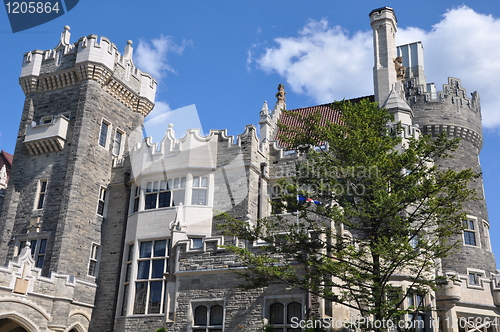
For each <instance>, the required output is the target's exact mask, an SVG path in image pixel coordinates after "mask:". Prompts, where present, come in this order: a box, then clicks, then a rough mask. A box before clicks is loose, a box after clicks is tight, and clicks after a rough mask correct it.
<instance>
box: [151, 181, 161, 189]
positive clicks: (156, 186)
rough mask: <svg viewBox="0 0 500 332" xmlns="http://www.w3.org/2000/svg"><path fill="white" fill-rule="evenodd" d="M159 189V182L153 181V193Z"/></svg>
mask: <svg viewBox="0 0 500 332" xmlns="http://www.w3.org/2000/svg"><path fill="white" fill-rule="evenodd" d="M159 189H160V182H159V181H155V182H154V185H153V191H158V190H159Z"/></svg>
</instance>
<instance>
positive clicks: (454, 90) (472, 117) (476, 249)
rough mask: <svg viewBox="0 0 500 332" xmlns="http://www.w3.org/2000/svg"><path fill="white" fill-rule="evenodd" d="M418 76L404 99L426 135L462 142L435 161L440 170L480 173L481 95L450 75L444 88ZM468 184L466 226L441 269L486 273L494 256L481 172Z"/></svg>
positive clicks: (491, 268)
mask: <svg viewBox="0 0 500 332" xmlns="http://www.w3.org/2000/svg"><path fill="white" fill-rule="evenodd" d="M416 82H417V81H416V80H414V79H413V80H412V79H409V80H407V81H406V84H405V90H406V98H407V101H408V104H409V105H410V106H411V108H412V110H413V114H414V123H416V124H418V125H419V126H420V128H421V130H422V133H423V134H424V135H432V136H433V137H436V136H438V135H440V134H441V133H443V132H445V133H447V135H448V137H450V138H452V137H459V138H460V139H461V140H460V144H459V147H458V149H457V150H456V151H454V152H453V153H452V155H453V158H447V159H443V160H436V161H435V162H436V165H437V166H438V167H440V168H441V169H443V170H445V169H453V170H457V171H459V170H463V169H468V168H470V169H472V170H473V171H474V172H476V173H481V165H480V163H479V152H480V151H481V148H482V145H483V137H482V127H481V106H480V101H479V95H478V93H477V92H473V93H472V94H471V95H470V96H467V93H466V90H465V89H464V88H463V87H462V85H461V82H460V80H459V79H456V78H451V77H450V78H448V83H447V84H444V85H443V91H442V92H436V91H435V88H434V87H433V85H432V84H428V85H427V87H426V88H425V89H424V86H423V85H418V84H416ZM471 187H472V188H473V189H475V190H476V193H477V197H478V198H479V199H478V200H474V201H469V202H466V203H465V204H464V206H463V208H464V211H465V212H466V213H467V219H466V220H464V225H465V227H466V229H465V230H464V231H463V234H461V235H460V236H457V237H456V238H455V239H454V240H456V241H457V242H458V243H460V244H461V246H460V248H457V250H456V251H455V252H454V253H453V254H452V255H450V256H449V257H447V258H446V259H443V261H442V264H443V269H444V270H450V269H452V270H454V271H456V272H458V273H460V274H466V275H467V274H470V273H471V271H478V270H479V272H483V273H484V274H485V275H484V276H485V277H489V276H490V273H495V269H496V267H495V257H494V255H493V253H492V252H491V243H490V235H489V219H488V212H487V209H486V202H485V199H484V190H483V180H482V177H479V178H478V179H476V180H474V182H472V183H471Z"/></svg>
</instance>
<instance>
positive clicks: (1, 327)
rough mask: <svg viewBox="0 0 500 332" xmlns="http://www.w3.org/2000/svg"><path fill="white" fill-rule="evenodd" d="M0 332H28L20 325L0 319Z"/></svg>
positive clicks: (13, 321)
mask: <svg viewBox="0 0 500 332" xmlns="http://www.w3.org/2000/svg"><path fill="white" fill-rule="evenodd" d="M0 332H29V331H28V330H26V329H25V328H24V327H23V326H22V325H21V324H19V323H18V322H16V321H15V320H12V319H9V318H2V319H0Z"/></svg>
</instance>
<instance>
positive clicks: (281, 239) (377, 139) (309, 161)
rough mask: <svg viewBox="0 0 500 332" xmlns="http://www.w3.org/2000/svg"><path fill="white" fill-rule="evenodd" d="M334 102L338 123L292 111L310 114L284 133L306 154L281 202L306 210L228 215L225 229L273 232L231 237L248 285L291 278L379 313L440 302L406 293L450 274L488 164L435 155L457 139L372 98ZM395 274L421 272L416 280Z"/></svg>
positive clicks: (392, 314)
mask: <svg viewBox="0 0 500 332" xmlns="http://www.w3.org/2000/svg"><path fill="white" fill-rule="evenodd" d="M332 107H333V109H334V110H335V111H337V112H339V116H340V121H338V122H336V123H333V122H328V121H326V120H325V119H324V118H322V116H321V114H320V113H319V112H316V113H314V114H312V115H308V116H305V115H302V114H300V113H295V114H291V113H288V114H287V115H286V116H293V117H297V120H298V121H294V123H301V124H302V125H301V126H300V127H287V126H282V127H281V128H280V132H281V133H282V135H281V136H280V137H279V140H280V141H281V142H282V144H284V145H286V146H287V147H289V148H294V149H296V150H297V151H298V152H299V157H298V158H297V162H296V171H295V176H294V177H293V178H292V179H288V180H286V179H284V180H282V181H280V182H279V183H280V186H281V188H282V193H283V194H282V201H281V202H274V203H273V204H275V205H276V206H275V208H278V209H283V210H284V209H287V210H288V211H291V210H295V211H296V212H294V213H292V214H291V215H289V216H286V215H273V216H271V217H269V218H264V219H261V220H258V221H256V222H255V223H254V224H250V223H248V222H247V221H244V220H243V221H242V220H237V219H234V218H231V217H230V216H228V215H225V214H223V215H220V216H219V217H218V218H219V219H220V221H221V222H220V225H221V227H222V229H223V232H224V234H225V235H230V236H236V237H238V238H240V239H244V240H248V243H249V244H251V243H255V242H261V243H265V244H263V245H261V246H259V247H258V248H252V246H251V245H249V246H247V247H245V248H240V247H237V246H227V248H228V249H230V250H232V251H234V252H235V253H237V254H238V255H239V257H240V258H241V260H242V262H243V263H244V265H245V266H246V267H248V269H247V270H246V271H245V272H242V273H241V274H242V276H243V277H244V278H245V279H246V283H245V284H244V285H243V287H247V288H253V287H262V286H266V285H269V284H270V283H277V282H278V283H284V284H288V285H290V286H293V287H297V288H300V289H303V290H305V291H307V292H309V293H310V294H313V295H315V296H318V297H320V298H323V299H325V300H326V301H331V302H334V303H339V304H342V305H344V306H346V307H349V308H352V309H355V310H356V311H357V312H359V314H360V315H361V316H362V317H370V319H372V320H377V321H387V320H392V321H395V320H399V319H400V317H401V315H402V314H403V313H405V312H406V313H409V312H411V311H417V310H429V309H430V308H425V309H423V308H418V306H419V305H421V304H415V306H413V307H410V308H407V309H406V310H402V309H401V307H402V306H401V304H402V302H403V301H404V299H405V297H406V295H408V294H413V293H418V294H420V295H424V294H426V293H428V292H429V291H430V290H432V289H435V288H436V287H437V286H439V284H440V283H442V282H443V280H442V278H443V277H440V276H439V275H440V274H439V272H440V271H439V264H437V263H439V261H440V259H441V258H443V257H445V256H447V255H448V254H449V253H450V251H451V250H452V249H453V247H454V246H456V245H458V244H457V243H455V242H454V241H451V240H450V238H451V236H452V235H454V234H458V233H460V232H461V231H462V229H463V220H465V213H464V211H462V203H463V202H465V201H467V200H471V199H474V197H475V193H474V191H473V190H470V189H469V188H468V183H469V181H471V180H473V179H475V178H477V177H478V174H474V173H473V172H472V171H471V170H462V171H458V172H457V171H453V170H439V169H437V168H436V167H435V166H434V164H433V160H436V159H438V158H450V157H451V156H450V155H449V153H450V152H451V151H453V150H454V149H456V148H457V145H458V141H457V140H455V139H453V140H449V139H446V138H445V137H444V136H440V137H438V138H434V139H432V138H430V137H425V136H418V135H415V136H414V137H410V138H404V135H403V130H402V129H403V128H402V126H401V124H393V125H391V126H388V123H391V121H392V123H394V122H393V117H392V115H391V114H389V113H388V111H387V110H385V109H381V108H379V107H378V106H377V104H376V103H371V102H369V101H367V100H363V101H361V102H359V103H350V102H348V101H342V102H336V103H334V104H332ZM320 202H321V203H320ZM395 276H398V277H401V276H404V278H405V279H406V280H408V281H409V282H410V284H411V286H410V287H409V288H407V289H406V292H403V290H402V289H401V288H399V287H397V286H396V285H395V283H394V277H395ZM358 327H359V326H358ZM361 327H362V326H361ZM366 328H367V329H370V330H384V328H373V327H369V326H366Z"/></svg>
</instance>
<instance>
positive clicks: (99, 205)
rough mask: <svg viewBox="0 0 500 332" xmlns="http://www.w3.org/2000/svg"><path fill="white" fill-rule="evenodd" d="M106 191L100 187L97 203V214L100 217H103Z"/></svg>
mask: <svg viewBox="0 0 500 332" xmlns="http://www.w3.org/2000/svg"><path fill="white" fill-rule="evenodd" d="M107 193H108V191H107V190H106V188H104V187H101V188H100V189H99V201H98V203H97V214H98V215H100V216H104V210H105V207H106V198H107V197H106V196H107Z"/></svg>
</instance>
